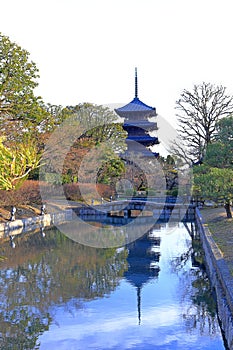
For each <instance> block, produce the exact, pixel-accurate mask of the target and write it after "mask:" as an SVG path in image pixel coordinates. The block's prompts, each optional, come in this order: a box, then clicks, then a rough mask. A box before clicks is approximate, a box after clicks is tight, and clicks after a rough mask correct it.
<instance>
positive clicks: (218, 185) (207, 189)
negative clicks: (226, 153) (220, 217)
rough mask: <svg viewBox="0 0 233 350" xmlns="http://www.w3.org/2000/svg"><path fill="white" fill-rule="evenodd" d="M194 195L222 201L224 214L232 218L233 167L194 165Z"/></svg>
mask: <svg viewBox="0 0 233 350" xmlns="http://www.w3.org/2000/svg"><path fill="white" fill-rule="evenodd" d="M193 194H194V196H197V197H199V198H200V199H204V200H205V199H210V200H214V201H215V202H219V201H221V202H224V206H225V210H226V215H227V217H228V218H232V212H231V203H232V200H233V169H228V168H213V167H209V166H206V165H204V164H203V165H200V166H198V167H194V187H193Z"/></svg>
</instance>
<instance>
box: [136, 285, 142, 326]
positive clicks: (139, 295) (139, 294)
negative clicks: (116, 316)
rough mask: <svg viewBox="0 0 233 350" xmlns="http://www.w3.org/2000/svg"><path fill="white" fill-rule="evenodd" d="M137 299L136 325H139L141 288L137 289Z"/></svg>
mask: <svg viewBox="0 0 233 350" xmlns="http://www.w3.org/2000/svg"><path fill="white" fill-rule="evenodd" d="M137 299H138V324H139V325H140V324H141V287H137Z"/></svg>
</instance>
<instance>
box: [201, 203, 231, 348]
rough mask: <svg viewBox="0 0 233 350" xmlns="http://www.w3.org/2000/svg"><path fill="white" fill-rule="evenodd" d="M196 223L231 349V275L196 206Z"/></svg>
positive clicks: (221, 319) (219, 312) (220, 316)
mask: <svg viewBox="0 0 233 350" xmlns="http://www.w3.org/2000/svg"><path fill="white" fill-rule="evenodd" d="M196 223H197V227H198V231H199V233H200V239H201V241H202V247H203V249H204V252H205V263H206V268H207V271H208V274H209V278H210V282H211V285H212V287H213V288H214V290H215V294H216V299H217V300H216V301H217V306H218V315H219V319H220V322H221V326H222V329H223V331H224V333H225V338H226V341H227V343H228V346H229V349H230V350H232V349H233V276H232V275H231V272H230V270H229V267H228V265H227V262H226V261H225V260H224V256H223V254H222V252H221V250H220V249H219V247H218V246H217V244H216V242H215V241H214V239H213V236H212V234H211V232H210V230H209V228H208V226H207V225H206V224H205V223H204V222H203V218H202V216H201V213H200V211H199V209H198V208H196Z"/></svg>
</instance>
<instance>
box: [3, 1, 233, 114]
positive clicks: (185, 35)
mask: <svg viewBox="0 0 233 350" xmlns="http://www.w3.org/2000/svg"><path fill="white" fill-rule="evenodd" d="M0 3H1V25H0V31H1V32H2V33H3V34H5V35H7V36H9V37H10V39H11V40H12V41H16V42H17V43H18V44H19V45H20V46H22V47H23V48H25V49H27V50H28V51H29V52H30V54H31V59H32V60H33V61H34V62H35V63H36V65H37V67H38V68H39V71H40V80H39V88H38V90H37V93H38V94H40V95H41V96H42V97H43V99H44V101H45V102H49V103H54V104H61V105H64V106H66V105H74V104H77V103H80V102H85V101H88V102H93V103H97V104H109V103H127V102H129V101H130V100H131V99H132V98H133V95H134V86H133V84H134V67H135V66H137V67H138V79H139V98H140V99H141V100H143V101H144V102H145V103H147V104H149V105H151V106H154V107H156V108H157V112H158V113H159V114H160V115H162V116H163V117H165V118H167V119H169V120H173V119H174V118H175V111H174V106H175V101H176V99H178V98H179V95H180V92H181V91H182V89H184V88H192V86H193V84H194V83H201V82H202V81H207V82H212V83H214V84H222V85H224V86H226V87H227V88H228V92H229V94H233V70H232V64H233V53H232V13H233V11H232V10H233V2H232V1H231V0H221V1H218V0H204V1H203V0H195V1H194V0H188V1H187V0H117V1H116V0H98V1H95V0H40V1H38V0H33V1H32V0H20V1H18V0H8V1H3V0H2V1H0Z"/></svg>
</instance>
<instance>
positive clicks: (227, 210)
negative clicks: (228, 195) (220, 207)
mask: <svg viewBox="0 0 233 350" xmlns="http://www.w3.org/2000/svg"><path fill="white" fill-rule="evenodd" d="M224 208H225V210H226V214H227V218H229V219H230V218H232V212H231V205H230V202H227V203H225V205H224Z"/></svg>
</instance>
